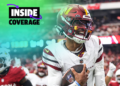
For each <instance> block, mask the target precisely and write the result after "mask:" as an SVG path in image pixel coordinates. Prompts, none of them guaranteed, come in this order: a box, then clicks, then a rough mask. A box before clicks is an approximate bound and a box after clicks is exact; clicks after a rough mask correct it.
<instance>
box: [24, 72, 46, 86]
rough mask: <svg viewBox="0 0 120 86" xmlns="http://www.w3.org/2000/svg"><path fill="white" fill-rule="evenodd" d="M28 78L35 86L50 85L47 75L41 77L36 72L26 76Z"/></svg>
mask: <svg viewBox="0 0 120 86" xmlns="http://www.w3.org/2000/svg"><path fill="white" fill-rule="evenodd" d="M26 78H27V79H29V80H30V81H31V83H32V85H33V86H48V85H47V84H48V83H47V81H48V79H47V76H45V77H43V78H40V77H39V76H37V75H36V74H34V73H29V74H28V75H27V76H26Z"/></svg>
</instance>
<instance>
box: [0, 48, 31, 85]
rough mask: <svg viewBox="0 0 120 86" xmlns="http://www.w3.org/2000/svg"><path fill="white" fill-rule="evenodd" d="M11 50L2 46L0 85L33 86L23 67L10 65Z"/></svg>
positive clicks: (0, 54) (0, 52)
mask: <svg viewBox="0 0 120 86" xmlns="http://www.w3.org/2000/svg"><path fill="white" fill-rule="evenodd" d="M10 64H11V58H10V55H9V50H7V49H3V48H0V86H32V84H31V82H30V81H29V80H27V79H26V78H25V75H26V73H25V72H24V70H23V69H22V67H21V66H20V67H15V66H10Z"/></svg>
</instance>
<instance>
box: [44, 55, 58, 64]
mask: <svg viewBox="0 0 120 86" xmlns="http://www.w3.org/2000/svg"><path fill="white" fill-rule="evenodd" d="M42 57H43V58H44V59H46V60H48V61H51V62H55V63H58V61H54V60H51V59H48V58H47V57H45V56H42Z"/></svg>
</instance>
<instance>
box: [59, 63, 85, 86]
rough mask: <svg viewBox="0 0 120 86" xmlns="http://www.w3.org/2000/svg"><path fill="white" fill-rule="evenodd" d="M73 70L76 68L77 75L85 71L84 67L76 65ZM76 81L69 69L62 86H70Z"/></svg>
mask: <svg viewBox="0 0 120 86" xmlns="http://www.w3.org/2000/svg"><path fill="white" fill-rule="evenodd" d="M72 68H74V69H75V71H76V72H77V73H81V72H82V70H83V65H75V66H73V67H72ZM86 71H87V69H86ZM74 81H75V78H74V75H73V73H72V71H71V70H70V69H69V70H68V71H67V72H66V73H65V74H64V76H63V78H62V83H61V86H68V85H70V84H72V83H73V82H74Z"/></svg>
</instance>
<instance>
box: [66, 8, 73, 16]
mask: <svg viewBox="0 0 120 86" xmlns="http://www.w3.org/2000/svg"><path fill="white" fill-rule="evenodd" d="M72 8H73V7H70V8H69V9H68V10H67V11H66V12H65V15H67V14H68V13H69V12H70V11H71V10H72Z"/></svg>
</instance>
